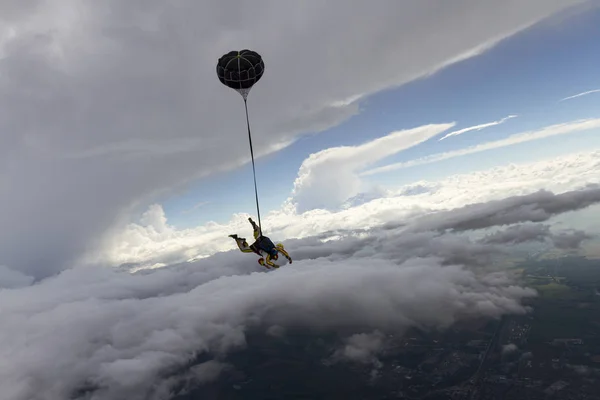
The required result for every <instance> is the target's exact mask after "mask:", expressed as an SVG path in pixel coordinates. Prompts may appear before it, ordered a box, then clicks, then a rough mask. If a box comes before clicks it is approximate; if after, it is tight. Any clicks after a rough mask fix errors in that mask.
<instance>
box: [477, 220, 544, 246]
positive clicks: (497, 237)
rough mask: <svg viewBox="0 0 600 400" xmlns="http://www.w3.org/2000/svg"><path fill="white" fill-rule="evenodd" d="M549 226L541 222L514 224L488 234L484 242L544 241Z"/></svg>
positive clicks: (515, 242) (516, 242)
mask: <svg viewBox="0 0 600 400" xmlns="http://www.w3.org/2000/svg"><path fill="white" fill-rule="evenodd" d="M550 235H551V234H550V226H549V225H543V224H527V225H515V226H511V227H509V228H507V229H506V230H503V231H499V232H495V233H493V234H489V235H487V236H486V237H484V238H483V239H482V241H483V242H484V243H496V244H499V243H503V244H518V243H523V242H530V241H537V242H544V241H545V240H546V239H547V238H548V237H549V236H550Z"/></svg>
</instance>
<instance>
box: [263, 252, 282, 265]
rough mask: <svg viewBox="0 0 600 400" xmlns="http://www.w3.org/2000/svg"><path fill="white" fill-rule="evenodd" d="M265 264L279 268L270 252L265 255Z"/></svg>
mask: <svg viewBox="0 0 600 400" xmlns="http://www.w3.org/2000/svg"><path fill="white" fill-rule="evenodd" d="M265 264H267V265H268V266H270V267H271V268H279V265H277V264H275V263H274V262H272V261H271V255H270V254H267V256H266V257H265Z"/></svg>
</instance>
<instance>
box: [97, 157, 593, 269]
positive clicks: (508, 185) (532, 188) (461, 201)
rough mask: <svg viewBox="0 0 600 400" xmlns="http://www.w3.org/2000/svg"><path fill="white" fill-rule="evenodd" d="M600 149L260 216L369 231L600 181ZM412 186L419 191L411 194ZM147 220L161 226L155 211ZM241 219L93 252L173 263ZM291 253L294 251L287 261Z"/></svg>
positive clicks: (273, 223)
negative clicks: (337, 206)
mask: <svg viewBox="0 0 600 400" xmlns="http://www.w3.org/2000/svg"><path fill="white" fill-rule="evenodd" d="M599 169H600V151H591V152H581V153H574V154H569V155H565V156H561V157H556V158H550V159H547V160H539V161H535V162H529V163H520V164H509V165H506V166H502V167H495V168H490V169H487V170H482V171H477V172H472V173H469V174H459V175H454V176H450V177H447V178H444V179H443V180H441V181H437V182H427V181H417V182H415V183H413V184H410V185H406V186H404V187H402V188H399V189H397V190H390V191H389V193H388V194H387V195H386V196H384V197H380V198H376V199H371V200H370V201H367V202H365V203H362V204H360V205H358V206H354V207H350V208H347V209H343V210H340V211H327V210H319V209H316V210H311V211H307V212H305V213H298V212H297V210H296V208H295V207H294V206H293V205H291V204H289V203H287V204H285V205H284V207H283V208H282V209H281V210H278V211H274V212H272V213H270V214H268V215H266V216H263V226H264V227H265V228H264V229H265V233H266V234H267V235H268V236H270V237H271V238H273V240H277V241H285V240H287V239H290V238H302V237H306V236H312V235H319V234H322V233H323V232H328V231H336V230H354V229H362V228H364V229H367V228H371V227H374V226H380V225H384V224H387V223H390V222H395V221H400V222H404V223H407V222H408V219H409V218H415V217H416V216H419V215H422V214H424V213H428V212H432V211H443V210H449V209H453V208H458V207H462V206H464V205H468V204H473V203H485V202H487V201H490V200H498V199H502V198H505V197H509V196H518V195H527V194H531V193H533V192H536V191H538V190H540V189H547V190H550V191H552V192H555V193H564V192H567V191H570V190H575V189H578V188H581V187H584V186H585V185H586V184H588V183H600V177H599V175H598V170H599ZM415 187H416V188H417V189H418V190H415ZM149 213H157V214H158V215H156V216H155V217H152V218H148V219H151V220H157V221H164V213H163V211H162V209H161V208H160V207H159V206H155V207H152V208H151V210H149ZM247 218H248V215H247V214H238V215H234V216H233V217H232V219H231V221H229V222H228V223H227V224H217V223H210V224H207V225H204V226H200V227H197V228H191V229H182V230H179V229H176V228H174V227H170V226H168V225H167V226H166V227H165V226H162V225H159V228H158V231H160V232H162V233H160V234H159V233H157V229H156V228H154V227H152V226H151V225H148V224H145V225H144V224H130V225H128V226H127V227H126V228H125V229H124V230H123V231H120V232H118V233H117V234H115V235H114V236H111V237H110V240H109V241H108V242H107V243H106V247H104V248H103V252H101V253H100V254H95V257H96V258H98V259H106V260H108V261H109V262H110V263H112V264H121V263H134V264H138V263H139V264H143V265H153V264H155V263H157V262H160V263H172V262H174V261H184V260H188V259H192V258H194V257H198V256H206V255H210V254H213V253H214V252H217V251H224V250H230V249H234V248H235V244H234V242H233V241H232V240H230V239H229V238H227V235H229V234H230V233H235V232H237V233H239V234H241V235H243V236H246V237H250V236H249V235H251V227H250V225H249V224H248V221H247ZM293 256H294V255H293V254H292V257H293Z"/></svg>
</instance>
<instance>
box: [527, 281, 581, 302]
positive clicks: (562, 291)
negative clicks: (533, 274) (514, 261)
mask: <svg viewBox="0 0 600 400" xmlns="http://www.w3.org/2000/svg"><path fill="white" fill-rule="evenodd" d="M532 287H533V288H534V289H535V290H537V291H538V293H539V294H540V296H542V297H551V298H565V297H569V298H572V297H574V296H577V295H578V293H577V292H574V291H572V290H571V288H570V287H568V286H567V285H563V284H561V283H556V282H550V283H547V284H545V285H532ZM571 292H574V293H571Z"/></svg>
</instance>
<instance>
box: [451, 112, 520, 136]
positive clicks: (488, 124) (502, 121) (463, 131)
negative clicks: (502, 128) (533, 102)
mask: <svg viewBox="0 0 600 400" xmlns="http://www.w3.org/2000/svg"><path fill="white" fill-rule="evenodd" d="M516 117H518V115H509V116H507V117H504V118H502V119H499V120H498V121H492V122H488V123H485V124H480V125H475V126H470V127H468V128H463V129H459V130H457V131H454V132H450V133H449V134H447V135H446V136H444V137H443V138H441V139H440V141H442V140H444V139H446V138H449V137H452V136H458V135H462V134H463V133H467V132H471V131H480V130H482V129H485V128H489V127H490V126H496V125H500V124H503V123H504V122H506V121H508V120H509V119H512V118H516Z"/></svg>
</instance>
